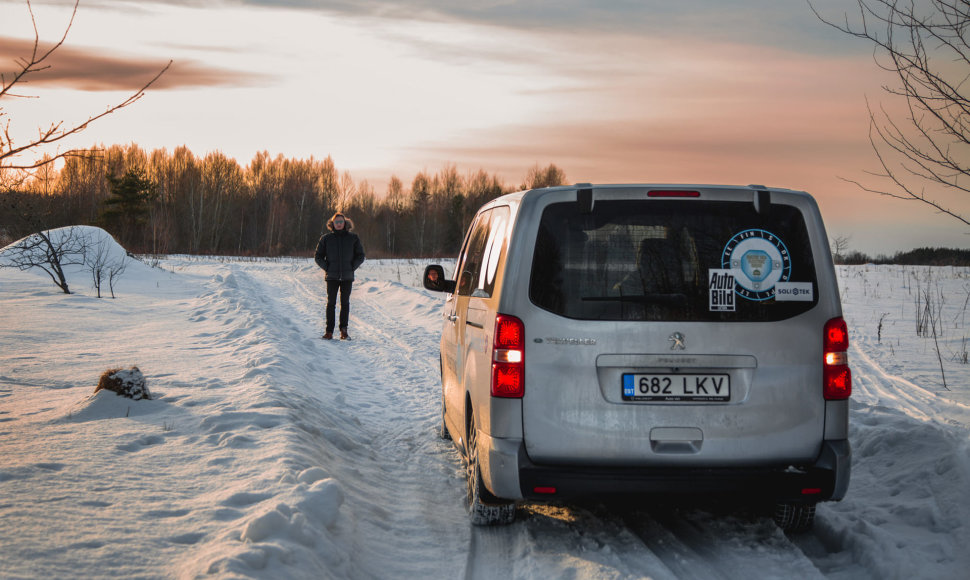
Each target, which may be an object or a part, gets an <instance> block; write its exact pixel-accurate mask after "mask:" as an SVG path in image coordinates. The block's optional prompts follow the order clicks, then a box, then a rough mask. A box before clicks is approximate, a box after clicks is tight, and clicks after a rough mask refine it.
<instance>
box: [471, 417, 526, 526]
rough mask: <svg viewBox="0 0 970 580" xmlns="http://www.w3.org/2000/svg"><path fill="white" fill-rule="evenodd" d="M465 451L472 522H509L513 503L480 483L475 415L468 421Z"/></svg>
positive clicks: (487, 523) (513, 511)
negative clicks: (499, 496) (498, 496)
mask: <svg viewBox="0 0 970 580" xmlns="http://www.w3.org/2000/svg"><path fill="white" fill-rule="evenodd" d="M465 445H466V446H467V447H466V451H465V459H466V461H465V482H466V488H467V497H466V502H467V505H466V507H467V509H468V516H469V517H470V518H471V522H472V524H474V525H476V526H495V525H506V524H511V523H512V521H513V520H515V503H514V502H510V501H507V500H503V499H500V498H497V497H495V496H494V495H492V493H491V492H490V491H488V489H486V488H485V485H484V484H483V483H482V470H481V468H480V467H479V465H478V429H477V428H476V427H475V417H474V416H472V417H471V419H470V420H469V423H468V437H467V438H466V443H465Z"/></svg>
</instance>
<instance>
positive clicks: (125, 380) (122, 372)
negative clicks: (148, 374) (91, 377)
mask: <svg viewBox="0 0 970 580" xmlns="http://www.w3.org/2000/svg"><path fill="white" fill-rule="evenodd" d="M101 389H107V390H109V391H114V392H115V393H117V394H119V395H121V396H122V397H128V398H129V399H134V400H136V401H138V400H140V399H151V398H152V394H151V393H150V392H149V391H148V385H147V384H146V383H145V375H143V374H141V371H140V370H139V369H138V367H131V368H130V369H108V370H106V371H104V374H103V375H101V380H99V381H98V387H97V388H96V389H94V392H95V393H97V392H98V391H100V390H101Z"/></svg>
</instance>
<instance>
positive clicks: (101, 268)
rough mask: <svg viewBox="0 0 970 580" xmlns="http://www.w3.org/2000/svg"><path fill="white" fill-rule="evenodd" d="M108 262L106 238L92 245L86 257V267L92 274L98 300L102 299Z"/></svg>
mask: <svg viewBox="0 0 970 580" xmlns="http://www.w3.org/2000/svg"><path fill="white" fill-rule="evenodd" d="M108 260H109V250H108V244H107V242H106V241H105V239H104V238H101V239H99V240H98V241H97V242H94V243H92V244H91V246H90V247H89V248H88V251H87V252H86V253H85V256H84V265H85V267H86V268H87V270H88V272H89V273H90V274H91V283H92V285H93V286H94V290H95V292H97V295H98V298H101V284H102V283H103V282H104V277H105V274H106V270H107V268H108Z"/></svg>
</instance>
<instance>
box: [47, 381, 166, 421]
mask: <svg viewBox="0 0 970 580" xmlns="http://www.w3.org/2000/svg"><path fill="white" fill-rule="evenodd" d="M164 407H165V404H164V403H162V402H160V401H157V400H149V399H145V400H141V401H135V400H133V399H129V398H127V397H122V396H120V395H117V394H115V393H113V392H111V391H108V390H105V389H102V390H100V391H98V392H97V393H94V394H93V395H91V396H89V397H87V398H85V399H84V400H83V401H80V402H77V403H74V404H73V405H72V406H71V407H70V408H69V409H68V410H67V411H66V412H65V413H64V414H63V415H62V416H61V418H60V419H57V420H56V421H55V422H72V423H82V422H87V421H101V420H105V419H119V418H124V417H141V416H144V415H150V414H153V413H157V412H158V411H161V410H162V409H163V408H164Z"/></svg>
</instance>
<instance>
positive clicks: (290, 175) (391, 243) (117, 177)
mask: <svg viewBox="0 0 970 580" xmlns="http://www.w3.org/2000/svg"><path fill="white" fill-rule="evenodd" d="M563 183H565V174H564V172H563V171H562V170H561V169H559V168H558V167H556V166H555V165H554V164H550V165H549V166H547V167H539V166H538V165H536V166H534V167H532V168H531V169H529V171H528V172H527V175H526V176H525V180H524V181H523V182H522V183H521V184H517V185H514V186H510V185H508V184H506V183H505V182H504V181H503V180H502V179H501V178H500V177H498V176H497V175H494V174H489V173H487V172H486V171H484V170H478V171H477V172H470V173H465V174H462V173H460V172H459V171H458V169H457V168H456V167H455V166H454V165H446V166H445V167H443V168H442V169H440V170H438V171H437V172H435V173H429V172H427V171H425V172H420V173H418V174H417V175H415V176H414V178H413V179H412V180H411V182H410V183H409V184H406V183H405V182H404V181H402V180H401V179H400V178H398V177H397V176H392V177H391V179H390V180H389V183H388V185H387V189H386V191H385V192H380V193H379V192H377V191H375V189H374V187H372V186H371V185H370V184H369V183H368V182H367V181H366V180H361V181H356V180H354V178H353V177H352V176H351V174H350V173H349V172H346V171H344V172H340V171H338V169H337V167H336V165H335V164H334V162H333V159H332V158H331V157H330V156H328V157H327V158H326V159H322V160H321V159H315V158H312V157H311V158H310V159H289V158H285V157H283V156H282V155H278V156H276V157H273V156H271V155H270V154H269V153H267V152H261V153H258V154H256V155H255V156H254V157H253V159H252V160H251V161H250V162H249V163H248V164H247V165H245V166H241V165H240V164H239V163H238V162H237V161H236V160H235V159H233V158H230V157H227V156H226V155H225V154H223V153H221V152H218V151H216V152H212V153H208V154H206V155H205V156H204V157H202V158H199V157H197V156H196V155H194V154H193V153H192V152H191V151H190V150H189V149H188V148H186V147H184V146H183V147H178V148H176V149H175V150H174V151H171V152H169V151H168V150H166V149H156V150H153V151H151V152H147V151H145V150H143V149H142V148H140V147H138V146H137V145H135V144H130V145H127V146H121V145H113V146H109V147H99V148H94V149H90V150H86V151H79V152H75V154H72V155H70V156H69V157H66V158H65V159H64V160H63V165H62V166H61V167H60V168H56V167H55V164H53V163H49V164H44V165H42V166H41V169H40V170H39V171H36V172H34V173H33V174H32V175H31V177H30V179H28V180H26V181H24V182H22V183H19V184H17V185H16V186H14V187H7V189H5V190H4V191H3V192H2V193H3V198H4V199H3V202H2V203H0V237H5V238H6V241H5V242H4V240H3V239H0V242H3V243H0V245H4V243H9V242H10V241H13V240H16V239H19V238H21V237H24V236H26V235H29V234H31V233H35V232H37V231H40V230H46V229H51V228H55V227H63V226H68V225H94V226H98V227H101V228H103V229H105V230H106V231H108V232H109V233H111V234H112V235H113V236H114V237H115V239H117V240H118V242H119V243H120V244H122V245H123V246H124V247H125V248H127V249H128V250H129V251H131V252H135V253H151V254H175V253H185V254H221V255H260V256H279V255H301V254H306V253H309V252H312V250H313V247H314V246H315V244H316V241H317V239H318V238H319V236H320V234H321V233H322V229H323V228H324V224H325V223H326V220H327V218H329V217H330V216H331V215H332V214H333V213H334V212H336V211H341V212H344V213H345V214H347V215H348V216H349V217H350V218H351V219H352V220H353V222H354V228H355V231H356V233H357V234H358V235H360V237H361V241H362V242H363V243H364V245H365V247H366V248H367V253H368V255H369V256H371V257H375V258H377V257H418V256H447V255H451V254H455V253H457V251H458V246H459V244H460V243H461V240H462V238H463V236H464V232H465V230H466V228H467V227H468V225H469V222H470V220H471V218H472V217H473V216H474V214H475V211H476V210H477V209H478V208H479V207H480V206H481V205H482V204H483V203H485V202H487V201H489V200H491V199H494V198H495V197H498V196H500V195H503V194H505V193H509V192H511V191H517V190H519V189H520V188H532V187H547V186H552V185H562V184H563Z"/></svg>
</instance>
